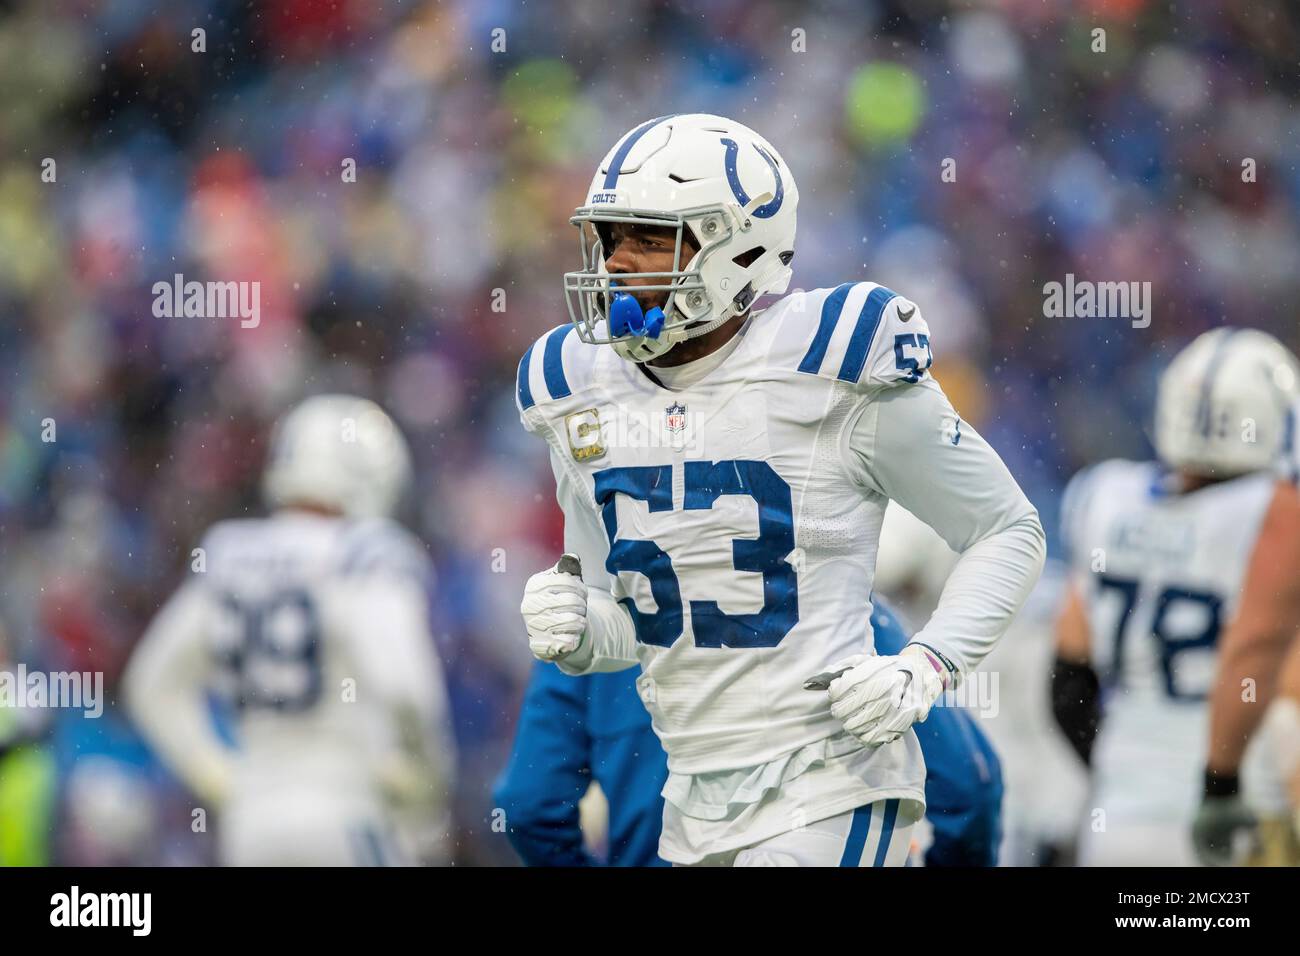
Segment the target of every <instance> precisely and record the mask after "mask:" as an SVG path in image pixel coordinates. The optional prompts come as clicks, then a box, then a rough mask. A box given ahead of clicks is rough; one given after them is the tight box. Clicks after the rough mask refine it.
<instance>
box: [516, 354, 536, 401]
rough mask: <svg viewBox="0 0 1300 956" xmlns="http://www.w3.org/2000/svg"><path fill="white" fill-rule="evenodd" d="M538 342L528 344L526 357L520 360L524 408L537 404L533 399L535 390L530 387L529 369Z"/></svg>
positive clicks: (520, 391) (520, 380) (520, 385)
mask: <svg viewBox="0 0 1300 956" xmlns="http://www.w3.org/2000/svg"><path fill="white" fill-rule="evenodd" d="M536 344H537V343H536V342H534V343H533V344H532V345H530V346H528V351H527V352H525V353H524V357H523V358H521V359H520V360H519V373H518V374H519V384H518V390H519V404H520V405H522V406H523V407H524V408H532V407H533V406H534V405H536V404H537V403H536V402H535V401H533V390H532V389H531V388H529V387H528V369H529V367H530V364H531V362H532V358H533V348H534V347H535V346H536Z"/></svg>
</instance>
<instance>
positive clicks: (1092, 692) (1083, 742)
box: [1052, 657, 1101, 764]
mask: <svg viewBox="0 0 1300 956" xmlns="http://www.w3.org/2000/svg"><path fill="white" fill-rule="evenodd" d="M1100 693H1101V684H1100V682H1099V681H1098V680H1097V674H1096V672H1095V671H1094V670H1093V669H1092V668H1091V667H1089V666H1088V665H1087V664H1079V663H1077V662H1075V661H1067V660H1065V659H1063V658H1060V657H1058V658H1057V659H1056V661H1055V663H1054V664H1053V665H1052V714H1053V716H1055V717H1056V723H1057V725H1059V726H1060V728H1061V731H1062V732H1063V733H1064V734H1065V739H1066V740H1068V741H1069V742H1070V746H1072V747H1073V748H1074V750H1075V752H1076V753H1077V754H1078V755H1079V758H1080V759H1081V760H1082V761H1083V762H1084V763H1085V764H1087V763H1091V761H1092V742H1093V740H1095V739H1096V737H1097V728H1098V726H1099V725H1100V723H1101V702H1100V700H1099V697H1100Z"/></svg>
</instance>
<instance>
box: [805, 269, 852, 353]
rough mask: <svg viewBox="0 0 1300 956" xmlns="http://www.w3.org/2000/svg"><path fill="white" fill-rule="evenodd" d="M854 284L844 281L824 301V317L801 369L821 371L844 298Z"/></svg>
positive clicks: (842, 308) (842, 307)
mask: <svg viewBox="0 0 1300 956" xmlns="http://www.w3.org/2000/svg"><path fill="white" fill-rule="evenodd" d="M853 285H854V284H853V283H852V282H846V283H844V284H843V285H842V286H840V287H839V288H837V289H836V290H835V291H834V292H832V293H831V294H830V295H828V296H827V297H826V301H825V302H823V303H822V317H821V322H820V324H819V325H818V326H817V334H816V335H815V336H813V340H812V345H810V346H808V354H807V355H805V356H804V357H803V361H802V362H800V363H799V371H801V372H811V373H812V374H813V375H816V374H817V373H818V372H820V371H821V368H822V361H823V360H824V359H825V358H826V347H827V346H828V345H830V344H831V336H832V335H834V334H835V323H836V322H838V321H839V319H840V312H842V311H843V310H844V300H845V299H847V298H848V297H849V292H850V291H851V290H852V289H853Z"/></svg>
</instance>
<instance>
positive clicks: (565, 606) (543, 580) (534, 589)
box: [519, 555, 587, 661]
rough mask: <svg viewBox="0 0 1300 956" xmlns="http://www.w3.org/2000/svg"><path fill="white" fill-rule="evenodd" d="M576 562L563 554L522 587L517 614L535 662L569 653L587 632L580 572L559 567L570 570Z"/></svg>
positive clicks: (584, 589) (584, 592) (584, 594)
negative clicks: (522, 624)
mask: <svg viewBox="0 0 1300 956" xmlns="http://www.w3.org/2000/svg"><path fill="white" fill-rule="evenodd" d="M576 563H577V562H576V559H573V558H572V557H571V556H570V555H565V556H564V557H562V558H560V560H559V561H557V562H556V563H555V566H554V567H552V568H547V569H546V570H545V571H539V572H538V573H536V574H534V575H533V576H532V577H531V578H529V579H528V583H527V584H525V585H524V599H523V601H522V603H520V605H519V611H520V613H521V614H523V616H524V626H525V627H526V628H528V647H529V649H531V650H532V652H533V656H534V657H536V658H538V659H539V660H543V661H554V660H558V659H559V658H561V657H564V656H565V655H566V654H571V653H573V652H574V651H576V650H577V649H578V645H579V644H581V643H582V635H583V632H585V631H586V630H587V585H585V584H583V583H582V576H581V573H579V574H571V573H569V572H568V571H567V570H565V571H561V570H560V566H561V565H562V564H563V565H567V566H568V567H573V566H574V565H576ZM580 570H581V569H580V568H579V571H580Z"/></svg>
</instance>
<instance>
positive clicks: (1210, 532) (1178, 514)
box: [1052, 328, 1300, 866]
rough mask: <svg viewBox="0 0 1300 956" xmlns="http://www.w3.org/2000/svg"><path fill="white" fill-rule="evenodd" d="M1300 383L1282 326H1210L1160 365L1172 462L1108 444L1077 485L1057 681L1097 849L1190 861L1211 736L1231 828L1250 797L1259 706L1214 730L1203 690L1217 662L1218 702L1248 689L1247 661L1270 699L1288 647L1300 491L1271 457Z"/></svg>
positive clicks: (1087, 848) (1210, 777) (1152, 860)
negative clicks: (1244, 793) (1277, 656)
mask: <svg viewBox="0 0 1300 956" xmlns="http://www.w3.org/2000/svg"><path fill="white" fill-rule="evenodd" d="M1296 394H1297V366H1296V361H1295V358H1294V356H1292V355H1291V354H1290V353H1289V352H1288V351H1287V350H1286V349H1285V348H1284V347H1283V346H1282V345H1281V344H1280V343H1279V342H1278V341H1277V340H1276V339H1274V338H1273V337H1272V336H1270V335H1267V334H1265V333H1262V332H1259V331H1255V330H1250V329H1233V328H1221V329H1216V330H1213V331H1211V332H1207V333H1205V334H1203V335H1201V336H1199V337H1198V338H1197V339H1196V340H1194V341H1193V342H1192V343H1191V344H1190V345H1188V346H1187V347H1186V348H1185V349H1183V351H1181V352H1180V353H1179V354H1178V356H1177V357H1176V358H1175V359H1174V361H1173V362H1172V363H1171V364H1170V366H1169V368H1168V369H1167V370H1166V371H1165V373H1164V375H1163V377H1162V378H1161V381H1160V388H1159V394H1158V398H1157V405H1156V416H1155V443H1156V450H1157V453H1158V455H1159V459H1160V460H1159V462H1133V461H1121V460H1112V461H1105V462H1101V463H1100V464H1097V465H1094V466H1092V467H1090V468H1088V469H1085V470H1084V471H1082V472H1080V474H1079V475H1077V476H1076V477H1075V478H1074V480H1073V481H1072V482H1071V483H1070V486H1069V488H1068V489H1067V492H1066V496H1065V500H1064V503H1063V508H1062V530H1063V534H1064V536H1065V538H1066V546H1067V550H1068V554H1069V562H1070V572H1071V579H1070V584H1069V588H1068V592H1067V595H1066V597H1065V600H1064V602H1063V606H1062V608H1061V611H1060V615H1059V619H1058V624H1057V661H1056V666H1055V668H1054V671H1053V678H1052V683H1053V689H1052V695H1053V703H1054V711H1055V713H1056V715H1057V719H1058V721H1059V723H1060V725H1061V727H1062V729H1063V730H1064V731H1065V733H1066V735H1067V737H1068V738H1069V739H1070V741H1071V742H1072V743H1073V745H1074V746H1075V748H1076V750H1077V751H1078V753H1079V755H1080V757H1081V758H1082V759H1083V760H1084V761H1085V762H1087V763H1089V764H1090V765H1091V768H1092V785H1093V792H1092V795H1091V802H1092V809H1091V811H1090V813H1089V815H1088V817H1087V819H1086V820H1085V821H1084V824H1083V827H1082V833H1081V838H1080V862H1081V863H1083V864H1085V865H1144V866H1161V865H1164V866H1173V865H1190V864H1194V863H1195V862H1196V854H1195V853H1194V848H1193V843H1192V839H1191V824H1192V819H1193V815H1194V814H1195V812H1196V796H1197V793H1198V792H1199V791H1200V790H1201V786H1202V780H1201V772H1200V771H1201V767H1202V760H1203V755H1204V754H1205V753H1206V752H1207V744H1208V743H1215V744H1217V745H1218V746H1217V747H1216V749H1214V750H1213V751H1211V753H1212V756H1211V761H1212V762H1211V770H1212V771H1213V773H1211V774H1207V777H1206V781H1205V784H1206V786H1207V788H1208V790H1207V793H1208V794H1209V795H1210V796H1212V797H1216V798H1218V797H1225V798H1226V797H1231V798H1232V801H1231V803H1230V804H1228V805H1226V806H1222V807H1221V808H1220V809H1222V810H1224V811H1225V812H1224V813H1222V814H1220V816H1219V820H1220V822H1221V823H1224V825H1225V828H1226V829H1229V830H1230V829H1232V828H1233V827H1235V825H1236V824H1237V823H1238V822H1239V819H1240V816H1241V815H1242V814H1243V813H1244V811H1241V809H1240V803H1239V802H1238V801H1237V799H1236V793H1237V778H1236V771H1237V768H1238V765H1239V763H1240V758H1241V754H1242V752H1243V750H1244V745H1245V742H1246V735H1245V733H1244V732H1242V730H1243V728H1244V726H1245V724H1246V722H1247V721H1251V720H1252V719H1253V720H1258V718H1259V716H1261V715H1262V713H1263V709H1262V707H1261V706H1260V705H1258V704H1254V703H1252V704H1250V705H1249V706H1246V707H1242V708H1240V709H1238V710H1234V713H1237V714H1238V718H1239V721H1240V722H1239V723H1237V724H1235V725H1234V727H1233V730H1232V732H1231V733H1229V734H1223V735H1220V734H1218V733H1215V734H1214V735H1212V737H1211V740H1210V741H1208V742H1207V739H1206V731H1207V727H1206V724H1207V719H1208V706H1207V700H1206V695H1207V693H1209V691H1210V689H1211V687H1212V686H1214V680H1215V678H1214V675H1215V668H1216V662H1217V664H1218V667H1219V668H1220V671H1221V674H1220V688H1221V689H1225V690H1227V691H1228V693H1227V694H1226V695H1219V692H1216V695H1219V696H1216V700H1215V706H1216V708H1217V707H1219V705H1220V702H1221V700H1226V698H1227V696H1233V697H1234V698H1239V696H1240V694H1241V687H1242V685H1241V684H1240V682H1239V681H1237V680H1236V675H1237V674H1238V673H1248V674H1249V675H1250V676H1251V677H1252V678H1253V679H1254V680H1256V681H1258V683H1259V686H1260V691H1259V693H1260V700H1261V701H1262V700H1265V699H1267V698H1266V688H1267V690H1270V691H1271V687H1272V683H1273V682H1274V681H1275V680H1276V670H1275V669H1273V670H1270V669H1269V668H1268V667H1267V666H1265V665H1264V664H1263V663H1262V661H1263V653H1264V649H1265V648H1268V649H1269V652H1270V653H1273V652H1277V653H1280V651H1281V649H1283V648H1285V646H1286V644H1287V642H1288V641H1289V640H1290V639H1291V638H1292V636H1293V635H1294V634H1295V630H1296V626H1297V624H1300V619H1298V618H1297V617H1296V605H1295V603H1294V602H1295V601H1296V598H1297V596H1298V595H1300V578H1297V576H1296V570H1295V569H1296V568H1297V567H1300V497H1298V496H1297V493H1296V488H1295V486H1294V485H1293V484H1291V483H1290V482H1288V481H1285V480H1279V479H1278V477H1277V476H1276V474H1275V467H1274V466H1275V465H1276V463H1277V461H1278V460H1279V454H1280V453H1281V452H1283V451H1284V450H1285V447H1286V443H1287V441H1288V440H1289V436H1290V434H1291V432H1292V430H1293V428H1294V423H1293V422H1292V421H1291V420H1290V419H1291V416H1290V407H1291V404H1292V402H1293V401H1294V400H1295V396H1296ZM1257 655H1258V656H1257ZM1247 661H1249V663H1248V664H1247V663H1246V662H1247ZM1243 668H1244V669H1243ZM1103 682H1104V683H1103ZM1229 684H1230V685H1231V688H1230V689H1229V688H1228V685H1229ZM1103 686H1104V693H1103V690H1102V688H1103ZM1098 728H1100V729H1098Z"/></svg>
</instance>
